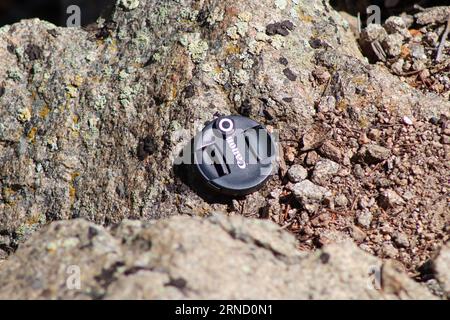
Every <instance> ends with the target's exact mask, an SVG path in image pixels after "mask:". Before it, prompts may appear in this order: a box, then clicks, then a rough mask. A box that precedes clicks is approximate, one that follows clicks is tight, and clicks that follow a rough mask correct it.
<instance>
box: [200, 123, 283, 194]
mask: <svg viewBox="0 0 450 320" xmlns="http://www.w3.org/2000/svg"><path fill="white" fill-rule="evenodd" d="M193 153H194V156H193V160H194V165H195V168H196V170H197V171H198V173H199V175H200V177H201V178H202V180H203V181H204V182H205V183H206V184H207V186H208V187H210V188H212V189H213V190H215V191H217V192H218V193H223V194H226V195H232V196H242V195H246V194H249V193H252V192H254V191H256V190H258V189H259V188H261V187H262V185H263V184H264V183H265V182H266V181H267V179H268V178H269V177H270V175H271V174H272V173H273V171H274V163H275V158H276V144H275V141H274V139H273V137H272V135H271V134H270V133H269V132H268V131H267V129H266V128H265V127H263V126H262V125H261V124H259V123H258V122H256V121H254V120H251V119H249V118H246V117H243V116H238V115H231V116H226V117H219V118H217V119H215V120H213V121H211V122H210V123H208V124H207V125H206V126H205V128H204V129H203V130H202V131H201V132H200V133H199V134H198V135H197V136H196V137H195V138H194V148H193Z"/></svg>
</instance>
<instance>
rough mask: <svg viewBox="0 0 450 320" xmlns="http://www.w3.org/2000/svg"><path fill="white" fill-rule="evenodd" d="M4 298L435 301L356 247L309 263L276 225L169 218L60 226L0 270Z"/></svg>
mask: <svg viewBox="0 0 450 320" xmlns="http://www.w3.org/2000/svg"><path fill="white" fill-rule="evenodd" d="M77 266H78V267H79V268H80V269H79V275H80V283H79V288H74V287H71V284H72V281H71V278H72V277H73V274H72V273H71V272H70V270H71V269H70V268H72V269H73V268H74V267H77ZM68 270H69V271H68ZM372 271H373V272H375V275H371V272H372ZM377 274H378V276H377ZM380 276H381V277H380ZM377 279H378V280H377ZM380 279H381V281H380ZM380 284H381V287H380ZM0 298H27V299H30V298H33V299H36V298H39V299H43V298H45V299H48V298H53V299H55V298H58V299H71V298H77V299H99V298H101V299H167V298H173V299H202V298H209V299H216V298H222V299H283V298H284V299H419V298H420V299H432V298H433V295H431V293H430V292H429V291H428V290H427V289H426V287H425V286H424V285H421V284H418V283H415V282H414V281H413V280H411V279H410V278H409V277H408V276H407V275H406V273H404V271H401V270H398V267H396V266H395V265H393V264H391V263H382V262H381V261H380V260H378V259H376V258H375V257H372V256H370V255H369V254H367V253H365V252H363V251H362V250H360V249H358V248H357V247H356V246H355V245H353V244H352V243H351V242H348V243H346V244H342V245H331V246H328V247H325V248H323V249H321V250H318V251H316V252H314V253H310V254H304V253H300V252H299V251H298V250H297V243H296V240H295V238H294V237H292V236H291V235H290V234H289V233H287V232H285V231H282V230H280V228H279V227H278V226H277V225H275V224H274V223H271V222H267V221H261V220H260V221H252V220H247V219H245V218H242V217H239V216H235V217H231V218H229V217H228V218H227V217H225V216H222V215H215V216H212V217H210V218H207V219H200V218H189V217H182V216H180V217H172V218H170V219H168V220H163V221H159V222H157V223H154V224H148V223H147V224H146V223H143V222H140V221H131V220H125V221H123V222H122V223H121V224H120V225H118V226H117V227H115V228H114V229H113V230H110V231H109V232H108V231H107V230H105V229H104V228H102V227H99V226H97V225H95V224H93V223H89V222H86V221H85V220H81V219H78V220H73V221H64V222H54V223H52V224H51V225H50V226H49V227H47V228H45V230H43V231H40V232H38V233H36V234H34V235H33V236H32V237H31V239H29V241H26V242H25V243H24V244H23V245H22V246H21V248H20V249H19V250H18V251H17V252H16V254H15V255H14V256H13V257H11V258H10V259H9V260H8V261H6V262H5V263H4V264H2V265H0Z"/></svg>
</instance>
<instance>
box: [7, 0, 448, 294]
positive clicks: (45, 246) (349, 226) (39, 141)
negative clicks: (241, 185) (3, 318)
mask: <svg viewBox="0 0 450 320" xmlns="http://www.w3.org/2000/svg"><path fill="white" fill-rule="evenodd" d="M439 10H447V9H442V8H441V9H439ZM426 14H427V13H426V12H421V13H418V14H417V15H415V16H412V19H415V20H414V21H412V22H411V21H410V20H407V19H406V18H405V17H403V18H390V19H388V20H387V21H386V23H385V24H384V25H383V26H368V27H367V28H366V29H365V30H363V32H362V33H361V36H360V39H359V44H360V45H361V48H362V52H363V53H364V55H365V56H366V57H365V56H364V55H363V53H362V52H361V50H360V46H359V44H358V41H357V40H356V38H355V36H354V34H353V33H352V31H351V26H350V23H348V22H347V21H346V20H344V19H343V18H342V17H341V16H340V15H339V13H337V12H336V11H335V10H334V9H333V8H332V7H331V6H330V5H328V4H327V2H325V1H324V2H322V1H302V0H292V1H288V0H276V1H270V0H267V1H266V0H265V1H246V2H245V3H242V2H238V1H235V0H228V1H193V0H192V1H191V0H185V1H130V0H119V1H118V4H117V7H116V9H115V10H114V12H113V14H112V16H111V17H105V19H100V20H99V23H98V26H90V27H89V28H85V29H65V28H57V27H55V26H53V25H51V24H49V23H46V22H43V21H39V20H26V21H22V22H20V23H17V24H15V25H13V26H6V27H3V28H0V61H5V63H3V64H1V65H0V161H1V162H0V163H1V166H0V188H1V193H0V256H3V258H4V259H6V260H5V262H3V263H1V262H0V271H1V272H0V288H2V290H0V292H1V294H0V295H1V296H2V297H4V298H8V297H27V298H35V297H39V298H45V297H48V298H50V297H52V298H55V297H59V298H74V297H76V298H126V297H140V298H176V297H182V298H183V297H184V298H204V297H207V298H212V297H230V298H264V297H267V298H270V297H272V298H331V297H334V298H337V297H341V298H427V297H445V296H446V295H447V294H448V291H449V288H448V281H449V277H448V270H449V268H448V265H449V264H448V245H447V246H445V243H447V241H448V236H449V220H450V209H449V208H450V197H449V188H450V161H449V160H450V131H449V130H450V120H449V117H450V101H449V97H448V92H449V90H448V89H449V87H448V70H447V69H446V67H444V68H441V67H443V66H445V64H446V63H447V64H448V61H449V60H450V58H449V57H450V54H449V50H448V48H449V47H450V41H444V45H443V49H442V50H441V52H442V53H441V54H440V59H439V62H436V54H437V50H438V46H440V43H441V41H440V40H439V39H438V40H437V41H435V42H433V43H429V42H428V40H427V39H429V38H430V37H431V38H434V39H436V35H437V37H438V38H439V36H440V35H441V33H443V32H444V28H445V23H446V21H445V19H444V20H442V21H441V20H439V21H438V20H434V21H432V22H427V21H425V20H420V21H422V22H423V25H422V26H421V27H420V28H417V27H416V24H417V23H421V22H420V21H419V19H426V18H424V17H425V16H424V15H426ZM434 19H435V18H434ZM408 21H409V22H408ZM402 23H404V24H402ZM374 43H375V44H374ZM425 43H426V45H425ZM399 46H400V53H398V48H399ZM420 47H422V48H423V53H424V55H420V57H419V56H418V55H416V50H417V52H419V51H420V52H422V49H417V48H420ZM374 48H375V49H374ZM380 48H381V49H380ZM395 50H397V51H395ZM383 53H384V54H385V55H386V58H384V57H385V56H384V55H383ZM383 58H384V59H383ZM378 60H379V61H380V62H381V63H378V64H374V62H376V61H378ZM369 61H370V62H372V64H371V63H369ZM400 62H402V65H401V66H400ZM419 62H421V63H422V64H421V65H420V68H418V67H417V65H418V64H419ZM395 64H397V65H398V66H399V69H396V67H394V65H395ZM438 66H439V67H438ZM414 68H416V70H414ZM422 68H425V69H422ZM434 68H437V69H434ZM400 69H401V72H397V71H399V70H400ZM426 70H427V71H426ZM419 71H420V72H419ZM411 72H413V73H411ZM426 72H428V75H427V74H426ZM425 76H426V77H425ZM425 80H427V81H425ZM230 113H240V114H243V115H246V116H250V117H252V118H254V119H255V120H258V121H260V122H262V123H264V124H265V125H266V126H267V127H268V128H269V129H270V130H273V131H276V132H277V133H278V134H279V138H280V150H281V152H280V157H279V170H278V172H277V173H276V174H275V175H274V177H273V179H272V180H271V181H270V182H269V183H268V184H267V185H266V186H265V187H264V188H263V189H262V190H261V191H259V192H257V193H254V194H252V195H249V196H247V197H246V198H243V199H228V198H220V197H214V196H211V195H208V194H204V193H202V192H199V190H197V189H196V186H195V182H194V181H192V180H191V179H190V176H189V174H186V172H179V170H177V168H174V166H173V159H174V158H175V157H176V156H177V155H178V154H179V152H180V150H181V149H182V148H183V147H184V146H185V145H186V144H187V143H188V142H189V140H190V139H191V138H192V136H193V135H194V134H195V132H196V131H197V130H199V129H201V128H202V126H203V123H204V122H205V121H207V120H210V119H212V118H213V117H214V116H215V115H217V114H230ZM212 213H216V214H217V213H221V214H223V215H228V216H231V217H230V218H225V217H223V216H222V215H219V216H216V217H215V218H209V219H206V220H201V219H200V217H205V216H210V215H211V214H212ZM179 214H182V215H184V217H172V218H170V219H165V218H168V217H170V216H173V215H179ZM186 216H193V217H191V218H188V217H186ZM237 216H244V217H247V218H249V219H243V218H241V217H237ZM218 217H219V218H218ZM75 218H84V219H86V220H89V221H90V222H86V221H84V220H79V219H77V220H74V221H64V222H55V223H51V222H52V221H55V220H70V219H75ZM125 218H127V219H138V220H140V222H132V221H129V220H126V221H125V222H122V224H119V225H118V226H116V227H111V228H112V229H110V230H105V229H103V228H102V227H100V226H98V225H106V226H114V225H116V224H117V223H120V222H121V221H122V220H123V219H125ZM161 218H163V221H159V222H156V223H153V222H149V221H154V220H158V219H161ZM261 220H272V221H273V222H275V223H277V224H278V225H279V226H280V227H281V228H282V229H284V230H283V231H280V230H279V229H280V228H279V227H275V225H274V224H270V223H268V222H262V221H261ZM93 223H96V224H97V225H95V224H93ZM48 224H50V226H46V225H48ZM241 225H242V226H243V227H240V226H241ZM44 226H45V227H44ZM244 226H245V227H244ZM39 229H43V230H42V231H37V230H39ZM36 231H37V232H36ZM288 233H290V234H291V236H289V235H288ZM292 235H294V236H295V238H296V240H295V241H294V238H293V237H292ZM30 237H31V238H30ZM27 239H28V241H27ZM17 247H18V248H19V249H18V250H17V251H16V249H17ZM357 247H359V248H357ZM14 251H16V252H15V253H14ZM364 251H365V252H364ZM8 256H9V257H8ZM374 256H376V257H374ZM335 259H336V260H335ZM30 261H33V263H30ZM188 261H189V262H190V263H187V262H188ZM192 261H195V262H192ZM70 265H82V266H89V267H86V268H84V267H83V270H82V275H83V283H84V284H85V286H84V287H83V288H84V289H83V290H81V291H80V290H78V291H77V290H75V291H73V290H68V289H67V286H66V285H65V284H66V280H67V273H66V268H67V266H70ZM374 266H375V267H376V266H378V267H379V266H384V267H382V268H381V270H382V271H381V275H382V277H381V279H382V281H381V283H380V287H381V290H376V289H373V288H372V287H371V286H368V285H367V281H369V283H370V279H371V278H370V277H371V276H370V273H371V271H370V270H372V269H373V268H375V267H374ZM280 270H283V271H280ZM332 270H333V271H332ZM336 270H339V271H338V272H336ZM217 274H220V275H221V276H220V277H219V278H217V279H216V278H215V277H216V276H217ZM209 277H210V278H211V279H210V278H209ZM411 278H413V279H414V280H412V279H411ZM230 279H232V280H233V281H232V280H230ZM235 279H242V280H240V281H236V280H235ZM147 280H148V281H147ZM213 280H214V281H213ZM415 281H418V282H419V283H418V282H415ZM330 283H333V285H329V284H330ZM225 284H226V285H225ZM327 284H328V286H327ZM425 284H427V285H428V289H429V290H428V289H426V286H425ZM378 289H379V288H378Z"/></svg>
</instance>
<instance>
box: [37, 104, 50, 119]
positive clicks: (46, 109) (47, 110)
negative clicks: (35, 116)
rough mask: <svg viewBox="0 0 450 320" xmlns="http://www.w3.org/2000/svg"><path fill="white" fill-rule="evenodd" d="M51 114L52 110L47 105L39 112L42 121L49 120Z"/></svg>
mask: <svg viewBox="0 0 450 320" xmlns="http://www.w3.org/2000/svg"><path fill="white" fill-rule="evenodd" d="M49 113H50V108H49V107H48V106H47V105H44V106H43V107H42V109H41V111H39V117H41V118H42V119H45V118H47V116H48V114H49Z"/></svg>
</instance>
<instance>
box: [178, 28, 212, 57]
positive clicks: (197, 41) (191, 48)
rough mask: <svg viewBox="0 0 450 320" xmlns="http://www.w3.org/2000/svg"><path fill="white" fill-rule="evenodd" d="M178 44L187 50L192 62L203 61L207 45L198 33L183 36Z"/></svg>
mask: <svg viewBox="0 0 450 320" xmlns="http://www.w3.org/2000/svg"><path fill="white" fill-rule="evenodd" d="M180 43H181V44H182V45H183V46H185V47H186V48H187V51H188V52H189V55H190V56H191V59H192V61H194V62H195V63H200V62H201V61H203V60H205V58H206V55H207V52H208V49H209V45H208V42H207V41H205V40H203V39H202V38H201V36H200V33H193V34H185V35H183V36H182V37H181V38H180Z"/></svg>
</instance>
